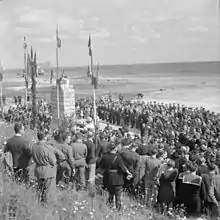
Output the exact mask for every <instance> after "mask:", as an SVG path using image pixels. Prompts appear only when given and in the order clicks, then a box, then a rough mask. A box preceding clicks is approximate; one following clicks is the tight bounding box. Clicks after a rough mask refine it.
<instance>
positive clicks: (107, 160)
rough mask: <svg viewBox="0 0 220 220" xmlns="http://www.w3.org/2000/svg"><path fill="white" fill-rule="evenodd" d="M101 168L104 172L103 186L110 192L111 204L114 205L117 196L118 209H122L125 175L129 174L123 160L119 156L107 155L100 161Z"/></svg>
mask: <svg viewBox="0 0 220 220" xmlns="http://www.w3.org/2000/svg"><path fill="white" fill-rule="evenodd" d="M100 167H101V168H102V169H103V170H104V174H103V185H104V188H105V189H107V190H108V192H109V203H110V204H111V205H112V203H113V199H114V196H115V200H116V207H117V208H118V209H120V208H121V192H122V187H123V185H124V179H123V175H124V174H125V173H127V170H126V168H125V166H124V163H123V160H122V158H121V157H120V156H119V155H118V154H113V153H106V154H104V156H103V158H102V160H101V161H100Z"/></svg>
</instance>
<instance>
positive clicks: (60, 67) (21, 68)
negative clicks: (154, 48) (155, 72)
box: [5, 60, 220, 70]
mask: <svg viewBox="0 0 220 220" xmlns="http://www.w3.org/2000/svg"><path fill="white" fill-rule="evenodd" d="M47 62H49V61H45V62H39V63H41V64H43V63H47ZM218 62H219V63H220V60H198V61H181V62H170V61H168V62H150V63H147V62H146V63H143V62H140V63H121V64H119V63H118V64H103V65H100V66H105V67H111V66H132V65H162V64H183V63H185V64H192V63H218ZM99 64H100V62H99ZM85 67H86V68H87V67H88V64H87V65H79V66H59V69H68V68H76V69H77V68H85ZM48 68H49V69H56V68H57V67H56V66H49V67H46V68H45V69H48ZM5 70H23V67H14V68H5Z"/></svg>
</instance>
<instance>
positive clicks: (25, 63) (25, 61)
mask: <svg viewBox="0 0 220 220" xmlns="http://www.w3.org/2000/svg"><path fill="white" fill-rule="evenodd" d="M24 71H25V75H24V77H26V78H25V107H26V108H27V85H26V80H28V75H27V74H28V73H27V44H26V38H25V37H24Z"/></svg>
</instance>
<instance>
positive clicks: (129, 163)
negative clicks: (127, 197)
mask: <svg viewBox="0 0 220 220" xmlns="http://www.w3.org/2000/svg"><path fill="white" fill-rule="evenodd" d="M119 155H120V156H121V158H122V160H123V162H124V164H125V166H126V167H127V168H128V170H129V172H130V173H131V174H132V176H133V177H132V178H131V179H129V180H128V179H127V178H125V179H124V183H125V184H124V187H125V188H126V189H127V190H128V192H130V193H132V194H133V195H134V194H135V187H136V186H137V184H138V182H139V179H138V177H139V175H138V174H139V171H140V166H141V158H140V155H139V154H137V153H136V152H134V151H132V150H128V149H121V150H120V151H119Z"/></svg>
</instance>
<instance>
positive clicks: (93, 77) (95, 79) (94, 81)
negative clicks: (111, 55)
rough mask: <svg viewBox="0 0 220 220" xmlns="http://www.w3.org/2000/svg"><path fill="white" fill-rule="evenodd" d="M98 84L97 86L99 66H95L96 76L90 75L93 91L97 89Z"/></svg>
mask: <svg viewBox="0 0 220 220" xmlns="http://www.w3.org/2000/svg"><path fill="white" fill-rule="evenodd" d="M98 84H99V64H98V65H97V69H96V75H94V74H93V75H92V86H93V88H94V89H97V88H98Z"/></svg>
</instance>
